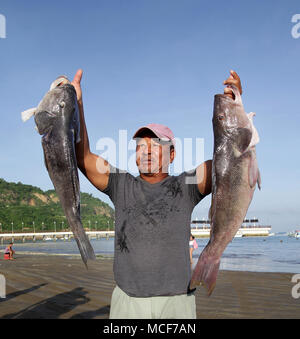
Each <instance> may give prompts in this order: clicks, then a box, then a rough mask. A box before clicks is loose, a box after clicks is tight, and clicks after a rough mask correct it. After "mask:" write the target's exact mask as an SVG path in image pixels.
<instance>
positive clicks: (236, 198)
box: [190, 85, 261, 295]
mask: <svg viewBox="0 0 300 339" xmlns="http://www.w3.org/2000/svg"><path fill="white" fill-rule="evenodd" d="M228 87H230V88H231V90H232V92H233V97H234V98H233V99H232V98H230V97H228V96H227V95H224V94H216V95H215V97H214V110H213V119H212V122H213V132H214V152H213V161H212V202H211V207H210V211H209V219H210V221H211V231H210V239H209V241H208V243H207V245H206V246H205V248H204V249H203V251H202V252H201V254H200V256H199V259H198V261H197V264H196V266H195V268H194V270H193V272H192V277H191V281H190V289H194V288H196V286H197V285H204V286H205V287H206V289H207V292H208V295H211V293H212V291H213V290H214V287H215V285H216V280H217V274H218V271H219V266H220V261H221V257H222V254H223V252H224V250H225V249H226V247H227V245H228V244H229V243H230V242H231V241H232V239H233V238H234V236H235V234H236V232H237V231H238V229H239V228H240V227H241V225H242V223H243V220H244V218H245V216H246V213H247V210H248V208H249V205H250V203H251V201H252V198H253V194H254V190H255V188H256V184H257V185H258V188H259V189H261V177H260V172H259V168H258V163H257V159H256V147H255V146H256V145H257V144H258V142H259V135H258V132H257V130H256V128H255V126H254V124H253V117H254V116H255V113H253V112H251V113H249V114H246V112H245V110H244V107H243V103H242V99H241V95H240V92H239V90H238V89H237V87H236V86H234V85H230V86H228Z"/></svg>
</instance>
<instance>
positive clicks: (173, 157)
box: [170, 147, 176, 164]
mask: <svg viewBox="0 0 300 339" xmlns="http://www.w3.org/2000/svg"><path fill="white" fill-rule="evenodd" d="M175 156H176V151H175V148H174V147H171V149H170V164H172V162H173V161H174V159H175Z"/></svg>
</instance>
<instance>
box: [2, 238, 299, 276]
mask: <svg viewBox="0 0 300 339" xmlns="http://www.w3.org/2000/svg"><path fill="white" fill-rule="evenodd" d="M207 242H208V239H197V243H198V246H199V247H198V249H197V250H195V251H194V253H193V260H194V265H195V264H196V262H197V259H198V257H199V255H200V253H201V251H202V250H203V249H204V247H205V245H206V244H207ZM91 244H92V246H93V248H94V251H95V253H96V254H102V255H111V256H113V253H114V238H110V239H99V240H96V239H92V240H91ZM4 248H5V246H0V250H3V249H4ZM14 249H15V251H16V254H18V251H19V252H28V253H32V252H34V253H52V254H78V253H79V251H78V248H77V244H76V242H75V241H74V240H71V241H63V240H57V241H39V242H35V243H30V242H27V243H24V244H23V243H15V244H14ZM220 268H221V269H222V270H237V271H253V272H288V273H300V239H299V240H297V239H296V238H291V237H288V236H280V237H279V236H271V237H251V238H250V237H249V238H234V239H233V241H232V242H231V243H230V244H229V245H228V246H227V248H226V250H225V252H224V253H223V256H222V259H221V265H220Z"/></svg>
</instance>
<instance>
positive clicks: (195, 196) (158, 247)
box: [103, 168, 204, 297]
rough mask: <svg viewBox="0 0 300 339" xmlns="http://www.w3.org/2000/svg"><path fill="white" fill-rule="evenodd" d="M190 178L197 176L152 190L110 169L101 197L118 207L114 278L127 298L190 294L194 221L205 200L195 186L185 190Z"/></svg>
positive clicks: (167, 181) (166, 181) (183, 177)
mask: <svg viewBox="0 0 300 339" xmlns="http://www.w3.org/2000/svg"><path fill="white" fill-rule="evenodd" d="M113 172H115V173H113ZM188 176H189V177H191V176H195V170H194V171H191V172H183V173H182V174H180V175H179V176H168V177H167V178H165V179H164V180H162V181H161V182H159V183H156V184H150V183H148V182H147V181H145V180H143V179H141V178H140V177H134V176H133V175H131V174H129V173H127V172H126V173H124V172H123V173H120V172H119V170H116V169H115V168H112V170H111V173H110V175H109V182H108V186H107V188H106V189H105V190H104V191H103V192H104V193H106V194H107V195H108V196H109V197H110V199H111V200H112V202H113V203H114V206H115V254H114V275H115V280H116V283H117V285H118V286H119V287H120V288H121V289H122V290H123V291H124V292H125V293H126V294H128V295H130V296H134V297H152V296H170V295H178V294H185V293H187V291H188V286H189V282H190V278H191V268H190V257H189V238H190V233H191V229H190V223H191V215H192V211H193V209H194V207H195V206H196V205H197V204H198V203H199V201H200V200H201V199H202V198H203V197H204V196H203V195H201V193H200V192H199V190H198V186H197V185H196V184H186V178H187V177H188ZM188 179H190V178H188Z"/></svg>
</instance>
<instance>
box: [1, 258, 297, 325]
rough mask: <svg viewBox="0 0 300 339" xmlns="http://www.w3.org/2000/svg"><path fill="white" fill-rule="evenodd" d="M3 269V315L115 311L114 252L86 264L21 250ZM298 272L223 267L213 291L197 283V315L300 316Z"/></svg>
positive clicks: (85, 315) (76, 315) (90, 315)
mask: <svg viewBox="0 0 300 339" xmlns="http://www.w3.org/2000/svg"><path fill="white" fill-rule="evenodd" d="M0 273H1V274H3V275H4V276H5V279H6V299H0V304H1V306H2V307H0V318H1V319H17V318H21V319H29V318H32V319H108V317H109V308H110V300H111V294H112V291H113V289H114V287H115V281H114V276H113V260H112V257H97V259H96V260H95V262H90V263H89V268H88V269H86V268H85V265H84V264H83V262H82V260H81V258H80V256H79V255H78V256H76V257H74V256H73V255H66V256H60V255H59V256H57V255H38V256H36V255H28V254H22V255H21V254H20V253H19V254H18V255H17V256H16V260H11V261H10V260H5V261H4V260H3V259H1V260H0ZM292 276H293V274H291V273H272V272H246V271H227V270H221V271H220V272H219V274H218V278H217V285H216V287H215V290H214V291H213V293H212V295H211V296H210V297H208V296H207V294H206V290H205V288H204V287H200V288H197V291H196V293H195V295H196V305H197V319H217V318H226V319H227V318H234V319H238V318H252V319H261V318H267V319H269V318H286V319H288V318H297V319H300V299H294V298H293V297H292V295H291V290H292V287H293V286H294V285H295V284H293V283H291V278H292ZM299 292H300V291H299ZM3 306H4V307H3Z"/></svg>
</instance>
